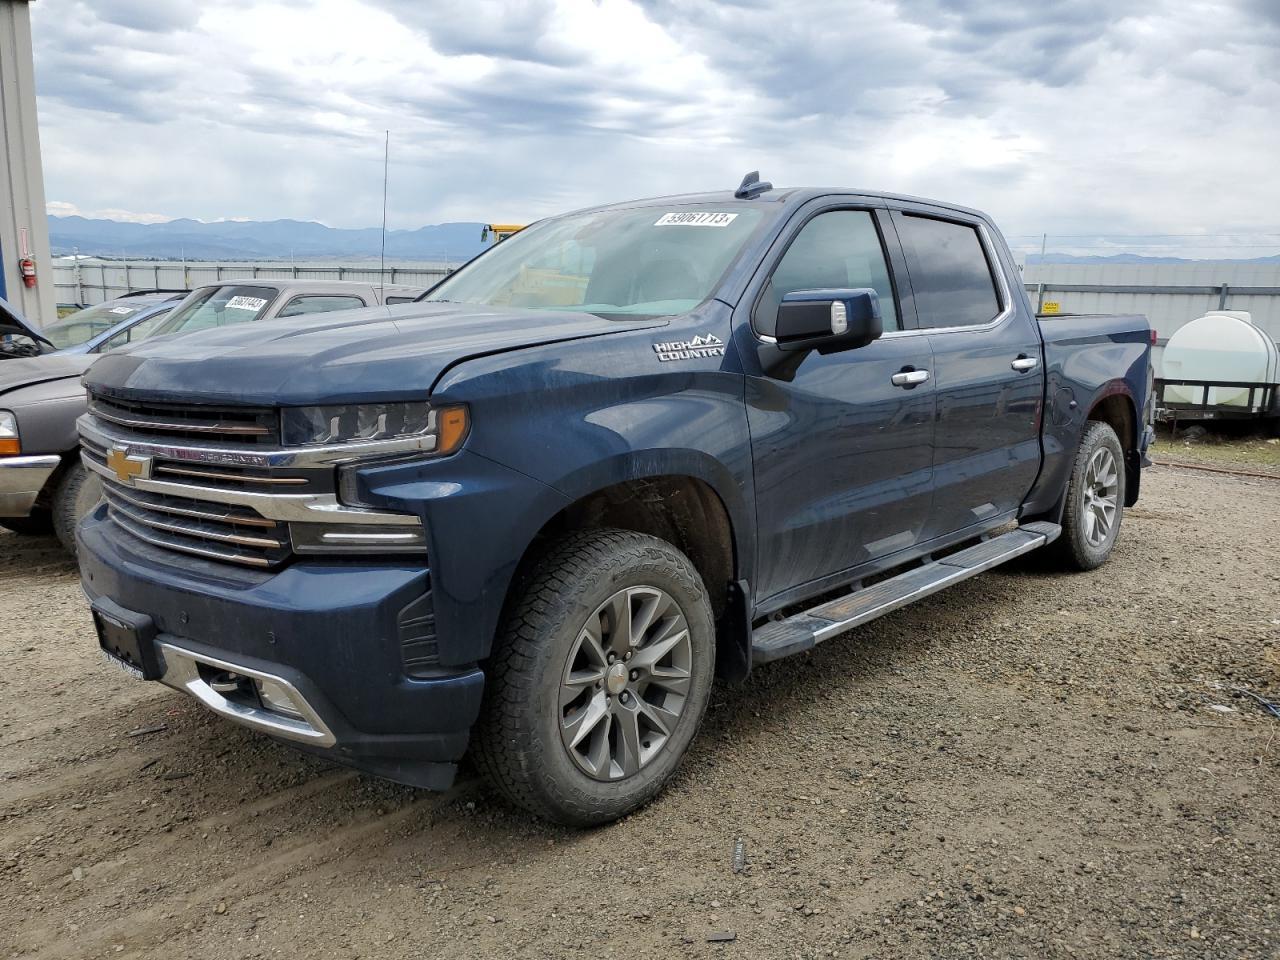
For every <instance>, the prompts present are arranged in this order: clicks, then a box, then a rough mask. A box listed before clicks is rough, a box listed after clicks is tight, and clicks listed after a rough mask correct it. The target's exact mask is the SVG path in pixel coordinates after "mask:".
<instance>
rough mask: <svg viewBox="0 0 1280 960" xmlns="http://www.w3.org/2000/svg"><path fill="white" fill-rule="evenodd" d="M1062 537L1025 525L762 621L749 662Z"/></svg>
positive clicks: (808, 643) (812, 642)
mask: <svg viewBox="0 0 1280 960" xmlns="http://www.w3.org/2000/svg"><path fill="white" fill-rule="evenodd" d="M1060 533H1062V527H1060V526H1058V524H1056V523H1048V522H1046V521H1042V520H1041V521H1036V522H1034V523H1026V524H1023V525H1022V526H1020V527H1018V528H1017V529H1016V530H1010V531H1009V532H1008V533H1003V534H1000V535H999V536H997V537H992V538H991V539H990V540H984V541H983V542H982V543H979V544H976V545H974V546H972V547H968V548H967V549H964V550H961V551H959V552H957V553H952V554H949V555H948V556H945V557H942V558H941V559H939V560H933V561H930V562H929V563H926V564H924V565H923V566H920V567H915V568H913V569H911V570H908V571H906V572H905V573H900V574H898V575H897V576H896V577H891V578H890V579H888V580H882V581H881V582H880V583H877V584H875V585H874V586H870V587H866V588H864V589H862V590H857V591H855V592H854V593H851V594H849V595H848V596H844V597H838V598H836V599H835V600H827V601H824V602H823V603H820V604H819V605H818V606H816V607H812V608H811V609H809V610H804V611H801V612H800V613H797V614H795V615H793V616H790V617H787V618H786V619H785V620H775V621H772V622H770V623H766V624H764V625H762V626H761V627H760V628H759V629H757V630H756V631H755V632H754V633H753V634H752V636H751V659H752V662H753V663H768V662H769V661H770V660H780V659H782V658H783V657H789V656H791V654H793V653H802V652H803V651H805V650H809V649H811V648H813V647H815V646H817V645H818V644H819V643H821V642H822V641H823V640H829V639H831V638H832V637H834V636H838V635H839V634H842V633H844V632H845V631H847V630H852V629H853V628H854V627H857V626H860V625H862V624H864V623H866V622H867V621H869V620H874V619H875V618H876V617H880V616H884V614H886V613H891V612H892V611H894V610H897V609H898V608H900V607H905V606H906V605H907V604H909V603H914V602H915V601H916V600H920V599H921V598H923V597H927V596H929V595H930V594H931V593H937V592H938V591H939V590H944V589H946V588H947V587H949V586H951V585H952V584H956V583H959V582H960V581H961V580H968V579H969V578H970V577H974V576H977V575H978V574H980V573H982V572H983V571H985V570H990V569H991V568H992V567H995V566H999V565H1000V564H1002V563H1004V562H1005V561H1006V560H1012V559H1013V558H1014V557H1017V556H1021V555H1022V554H1024V553H1029V552H1030V551H1032V550H1035V549H1037V548H1039V547H1043V546H1045V545H1046V544H1049V543H1052V542H1053V541H1054V540H1056V539H1058V535H1059V534H1060Z"/></svg>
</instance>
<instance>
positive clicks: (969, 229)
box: [894, 210, 1044, 538]
mask: <svg viewBox="0 0 1280 960" xmlns="http://www.w3.org/2000/svg"><path fill="white" fill-rule="evenodd" d="M894 225H895V227H896V228H897V232H898V236H899V238H900V240H901V242H902V249H903V253H904V256H905V258H906V262H907V272H908V273H909V275H910V277H911V290H912V293H913V295H914V300H915V309H916V317H917V320H918V322H919V325H920V328H921V330H922V331H928V339H929V344H930V347H931V348H932V351H933V381H934V385H935V389H936V390H937V399H938V406H937V429H936V430H935V432H934V459H933V468H934V485H935V493H934V498H933V510H932V516H931V517H930V520H929V527H928V530H927V531H926V537H928V538H933V537H939V536H946V535H948V534H951V533H955V532H957V531H960V530H963V529H966V528H968V527H974V526H977V527H981V526H983V525H984V524H987V525H990V523H991V521H993V520H995V519H997V518H1002V519H1007V518H1008V516H1009V515H1010V514H1012V513H1013V512H1015V511H1016V510H1017V509H1018V507H1019V506H1020V505H1021V503H1022V501H1023V499H1024V498H1025V497H1026V495H1027V492H1028V491H1029V490H1030V489H1031V485H1032V484H1033V483H1034V482H1035V478H1036V474H1037V473H1038V471H1039V469H1040V416H1041V405H1042V400H1043V394H1044V379H1043V378H1044V371H1043V370H1042V369H1041V366H1040V359H1041V357H1040V353H1041V348H1040V333H1039V329H1038V328H1037V326H1036V320H1035V317H1033V316H1032V315H1031V314H1030V312H1029V310H1028V308H1027V307H1026V301H1025V298H1023V297H1017V298H1015V297H1014V296H1013V294H1012V291H1010V290H1009V289H1008V287H1007V285H1006V284H1004V283H1002V282H999V278H1000V277H1002V276H1003V275H1004V274H1003V272H1002V270H1003V268H1002V265H1001V264H1000V262H999V261H998V259H997V258H996V254H995V251H994V249H993V247H992V245H991V243H990V242H989V240H988V238H987V237H986V236H985V235H984V226H983V224H982V223H981V221H978V220H976V219H974V220H964V219H950V218H948V219H940V218H938V217H935V216H927V215H924V214H923V213H916V212H913V211H909V210H908V211H896V212H895V213H894Z"/></svg>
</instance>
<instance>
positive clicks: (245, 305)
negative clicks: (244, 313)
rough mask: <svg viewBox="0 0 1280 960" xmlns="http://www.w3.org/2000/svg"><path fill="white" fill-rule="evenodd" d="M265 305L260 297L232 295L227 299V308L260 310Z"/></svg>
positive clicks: (264, 301) (265, 302)
mask: <svg viewBox="0 0 1280 960" xmlns="http://www.w3.org/2000/svg"><path fill="white" fill-rule="evenodd" d="M266 305H267V301H266V300H264V299H263V298H262V297H232V298H231V299H230V300H228V301H227V309H228V310H261V309H262V308H263V307H265V306H266Z"/></svg>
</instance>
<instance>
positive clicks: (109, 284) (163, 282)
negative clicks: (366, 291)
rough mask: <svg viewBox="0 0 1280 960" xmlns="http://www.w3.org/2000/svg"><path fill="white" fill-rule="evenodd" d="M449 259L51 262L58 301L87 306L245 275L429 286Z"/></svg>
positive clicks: (440, 276) (440, 275)
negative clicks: (384, 262) (442, 261)
mask: <svg viewBox="0 0 1280 960" xmlns="http://www.w3.org/2000/svg"><path fill="white" fill-rule="evenodd" d="M452 269H453V268H452V267H450V266H449V265H447V264H414V265H412V266H403V265H395V266H388V267H387V268H386V269H385V270H382V269H380V268H379V267H378V266H377V265H376V264H354V265H353V264H337V263H305V264H289V263H280V262H278V261H268V262H265V263H204V262H188V263H174V262H172V261H147V262H139V263H126V262H123V261H121V262H110V263H103V262H99V261H88V262H80V263H75V264H72V263H65V262H63V263H55V264H54V267H53V284H54V288H55V290H56V291H57V294H56V295H57V300H58V304H59V305H60V306H72V305H80V306H89V305H91V304H94V303H101V302H102V301H104V300H111V299H113V298H115V297H119V296H123V295H124V294H126V293H129V292H130V291H132V290H192V289H194V288H196V287H199V286H203V285H204V284H208V283H217V282H219V281H221V280H240V279H243V278H246V277H252V278H260V279H264V280H287V279H290V278H293V279H297V280H364V281H367V282H371V283H377V282H378V281H379V279H380V278H381V279H384V280H385V282H386V283H388V284H396V283H403V284H409V285H410V286H420V287H429V286H432V285H434V284H436V283H438V282H439V281H440V280H442V279H444V278H445V277H446V276H448V275H449V272H450V271H451V270H452Z"/></svg>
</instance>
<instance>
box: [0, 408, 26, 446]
mask: <svg viewBox="0 0 1280 960" xmlns="http://www.w3.org/2000/svg"><path fill="white" fill-rule="evenodd" d="M21 452H22V441H21V440H19V439H18V418H17V417H15V416H14V415H13V414H12V413H10V412H9V411H8V410H0V455H4V454H6V453H21Z"/></svg>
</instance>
